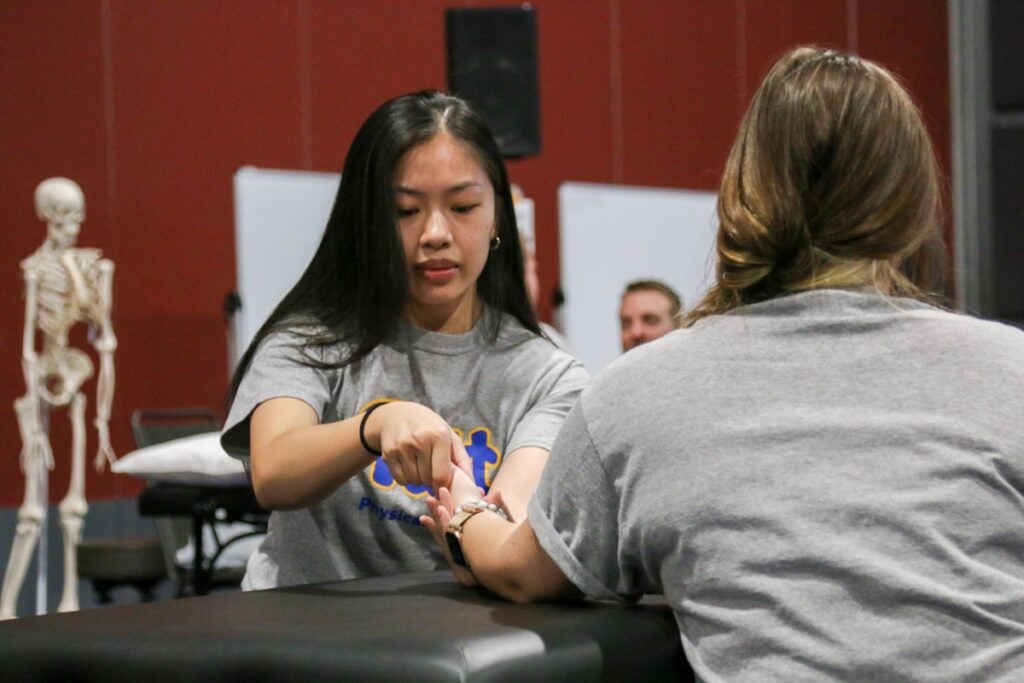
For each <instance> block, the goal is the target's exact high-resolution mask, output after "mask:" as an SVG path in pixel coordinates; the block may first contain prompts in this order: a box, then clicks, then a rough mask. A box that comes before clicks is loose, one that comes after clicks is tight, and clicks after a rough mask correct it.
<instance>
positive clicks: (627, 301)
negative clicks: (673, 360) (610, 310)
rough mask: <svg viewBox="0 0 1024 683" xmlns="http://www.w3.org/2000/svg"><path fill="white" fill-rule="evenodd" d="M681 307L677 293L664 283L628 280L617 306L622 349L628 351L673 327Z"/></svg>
mask: <svg viewBox="0 0 1024 683" xmlns="http://www.w3.org/2000/svg"><path fill="white" fill-rule="evenodd" d="M682 308H683V302H682V301H681V300H680V299H679V295H678V294H676V292H675V290H673V289H672V288H671V287H669V286H668V285H666V284H665V283H664V282H661V281H659V280H634V281H633V282H630V283H629V284H628V285H626V291H624V292H623V293H622V305H621V306H620V308H619V322H620V324H621V328H620V329H621V334H622V350H623V351H629V350H630V349H632V348H634V347H637V346H640V345H641V344H645V343H647V342H649V341H652V340H654V339H657V338H658V337H660V336H662V335H664V334H667V333H669V332H671V331H672V330H674V329H676V326H677V320H678V318H679V313H680V311H681V310H682Z"/></svg>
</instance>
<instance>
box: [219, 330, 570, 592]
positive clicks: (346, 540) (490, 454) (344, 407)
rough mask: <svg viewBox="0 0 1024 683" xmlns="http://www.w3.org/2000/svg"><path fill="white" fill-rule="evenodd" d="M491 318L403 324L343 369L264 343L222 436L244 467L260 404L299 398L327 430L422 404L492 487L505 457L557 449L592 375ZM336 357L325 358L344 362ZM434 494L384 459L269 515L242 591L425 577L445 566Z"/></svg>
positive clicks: (279, 338) (277, 338)
mask: <svg viewBox="0 0 1024 683" xmlns="http://www.w3.org/2000/svg"><path fill="white" fill-rule="evenodd" d="M496 315H498V314H497V313H495V312H494V311H491V310H488V311H487V313H486V314H485V317H484V318H483V319H482V320H481V322H480V323H478V324H477V326H476V327H475V328H474V329H473V330H472V331H471V332H469V333H467V334H463V335H447V334H440V333H434V332H424V331H422V330H417V329H415V328H413V327H411V326H408V325H403V327H402V330H401V333H400V335H399V337H398V338H397V339H395V340H394V341H390V342H386V343H383V344H381V345H379V346H378V347H377V348H376V349H375V350H374V351H373V352H371V353H370V354H369V355H368V356H367V357H365V358H363V359H362V360H360V361H359V362H357V363H353V364H351V365H348V366H346V367H344V368H341V369H338V370H319V369H316V368H310V367H307V366H305V365H302V364H301V363H299V362H297V361H296V351H295V350H294V349H293V348H291V346H290V344H291V343H292V342H294V341H295V338H294V337H293V336H292V335H288V334H275V335H271V336H270V337H268V338H267V339H266V340H265V341H264V343H262V344H261V345H260V348H259V349H258V351H257V353H256V355H255V357H254V359H253V362H252V365H251V367H250V368H249V371H248V372H247V373H246V375H245V378H244V379H243V380H242V384H241V386H240V387H239V390H238V394H237V396H236V397H235V401H234V403H233V405H232V406H231V412H230V414H229V416H228V420H227V423H226V424H225V431H224V434H223V436H222V437H221V442H222V444H223V445H224V448H225V449H226V450H227V451H228V453H231V454H232V455H234V456H236V457H239V458H241V459H245V458H248V455H249V418H250V415H251V414H252V411H253V410H254V409H255V408H256V406H258V405H259V404H260V403H262V402H264V401H266V400H268V399H271V398H275V397H292V398H297V399H300V400H302V401H305V402H306V403H308V404H309V405H310V406H311V407H312V408H313V409H314V410H315V411H316V413H317V415H318V416H319V419H320V422H321V423H327V422H335V421H339V420H342V419H345V418H348V417H351V416H353V415H356V414H357V413H359V412H360V411H361V410H362V409H363V408H364V407H365V406H366V405H367V404H369V403H371V402H374V401H375V400H377V399H381V398H392V399H402V400H408V401H415V402H417V403H421V404H423V405H425V406H428V407H430V408H432V409H433V410H435V411H436V412H437V413H438V414H440V415H441V417H443V418H444V419H445V420H447V421H448V423H449V424H450V425H451V426H452V427H453V428H454V429H455V430H456V431H458V432H459V433H460V434H461V435H462V436H463V440H464V442H465V443H466V450H467V451H468V452H469V455H470V457H471V458H472V459H473V466H474V473H475V475H476V480H477V483H478V484H479V485H481V486H484V487H485V488H486V487H487V486H489V485H490V483H491V481H492V480H493V478H494V475H495V474H496V473H497V471H498V468H499V467H500V466H501V464H502V463H503V461H504V459H505V457H506V456H507V455H508V454H511V453H513V451H515V450H516V449H518V448H521V447H524V446H538V447H541V448H544V449H550V448H551V445H552V443H553V442H554V439H555V435H556V434H557V433H558V429H559V427H560V426H561V424H562V422H563V420H564V418H565V415H566V414H567V413H568V412H569V409H570V408H571V407H572V405H573V403H575V401H576V399H577V397H578V396H579V392H580V390H581V389H582V388H583V386H584V385H585V384H586V382H587V381H588V375H587V373H586V371H585V370H584V369H583V367H582V365H580V363H579V362H578V361H577V360H576V359H574V358H572V357H571V356H569V355H568V354H566V353H564V352H563V351H560V350H559V349H557V348H555V346H554V345H553V344H552V343H551V342H549V341H547V340H546V339H543V338H541V337H538V336H537V335H535V334H533V333H531V332H528V331H527V330H525V329H524V328H523V327H522V326H521V325H520V324H519V323H518V322H517V321H516V320H515V319H513V318H511V317H510V316H503V317H502V324H501V327H500V332H499V334H498V338H497V340H496V341H493V342H492V340H491V337H490V336H489V333H488V332H487V331H486V329H487V328H488V327H489V325H490V324H491V323H493V322H494V316H496ZM340 352H341V350H340V349H332V350H328V351H327V352H326V355H327V356H329V357H337V355H338V354H339V353H340ZM426 496H427V488H426V487H423V486H398V485H396V484H395V481H394V479H393V478H392V477H391V473H390V472H389V471H388V468H387V466H386V465H385V464H384V462H383V461H382V460H378V461H376V462H375V463H374V464H373V465H371V466H370V467H369V468H367V469H366V470H364V471H363V472H362V473H360V474H358V475H357V476H355V477H353V478H352V479H350V480H349V481H348V482H346V483H345V484H343V485H342V486H341V487H340V488H339V489H337V490H336V491H335V492H334V493H333V494H331V495H330V496H329V497H328V498H327V499H326V500H324V501H322V502H320V503H318V504H316V505H313V506H311V507H308V508H304V509H301V510H295V511H289V512H274V513H272V514H271V517H270V525H269V529H268V532H267V536H266V539H265V540H264V541H263V543H262V545H261V546H260V548H259V550H257V551H256V552H255V553H254V554H253V555H252V557H251V558H250V560H249V565H248V569H247V572H246V576H245V580H244V582H243V587H244V588H246V589H256V588H272V587H275V586H288V585H297V584H305V583H313V582H319V581H331V580H335V581H336V580H339V579H348V578H356V577H361V576H374V575H383V574H391V573H396V572H403V571H427V570H433V569H439V568H442V567H445V566H447V565H446V563H445V561H444V559H443V557H442V555H441V553H440V551H439V550H438V549H437V547H436V544H435V543H434V540H433V538H432V537H431V536H430V534H428V533H427V531H426V530H425V529H423V528H421V527H420V524H419V516H420V515H422V514H426V512H427V507H426V502H425V498H426Z"/></svg>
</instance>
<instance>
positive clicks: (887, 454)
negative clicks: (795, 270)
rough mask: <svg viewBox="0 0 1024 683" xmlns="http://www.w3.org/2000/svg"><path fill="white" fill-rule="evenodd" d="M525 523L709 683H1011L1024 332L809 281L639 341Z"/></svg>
mask: <svg viewBox="0 0 1024 683" xmlns="http://www.w3.org/2000/svg"><path fill="white" fill-rule="evenodd" d="M529 518H530V521H531V523H532V525H533V527H534V529H535V531H536V534H537V536H538V538H539V540H540V543H541V545H542V546H543V547H544V548H545V550H546V551H547V552H548V553H549V554H550V555H551V557H552V558H553V559H554V560H555V561H556V562H557V563H558V565H559V566H560V567H561V568H562V570H563V571H564V572H565V574H566V576H568V577H569V579H570V580H572V582H573V583H575V584H576V585H577V586H578V587H579V588H581V589H582V590H583V591H584V592H585V593H586V594H587V595H589V596H591V597H594V598H598V599H616V598H622V597H628V596H632V595H635V594H638V593H641V592H653V593H664V595H665V596H666V599H667V600H668V602H669V604H670V605H671V606H672V608H673V609H674V611H675V613H676V619H677V621H678V624H679V627H680V630H681V633H682V642H683V646H684V648H685V650H686V654H687V656H688V658H689V661H690V662H691V664H692V665H693V667H694V669H695V671H696V672H697V674H698V676H699V677H700V678H702V679H703V680H705V681H750V682H752V683H762V682H764V681H787V682H790V681H823V680H837V681H929V682H932V681H1007V682H1009V681H1021V680H1024V333H1022V332H1021V331H1019V330H1016V329H1013V328H1010V327H1007V326H1004V325H1000V324H996V323H992V322H984V321H980V320H976V319H972V318H970V317H967V316H962V315H955V314H952V313H948V312H944V311H941V310H938V309H936V308H932V307H929V306H926V305H924V304H921V303H918V302H914V301H910V300H906V299H887V298H883V297H881V296H878V295H877V294H869V293H862V292H850V291H835V290H827V291H816V292H809V293H803V294H797V295H792V296H788V297H785V298H781V299H777V300H774V301H769V302H765V303H761V304H757V305H754V306H750V307H747V308H745V309H743V310H741V311H738V312H735V313H734V314H731V315H725V316H717V317H713V318H709V319H706V320H704V321H701V322H699V323H698V324H697V325H695V326H694V327H693V328H691V329H687V330H680V331H677V332H674V333H671V334H669V335H668V336H666V337H664V338H662V339H660V340H658V341H656V342H652V343H651V344H647V345H645V346H642V347H640V348H638V349H636V350H634V351H630V352H629V353H628V354H626V355H625V356H624V357H623V358H621V359H619V361H618V362H616V363H615V364H613V365H612V366H611V367H610V368H609V369H608V370H607V371H605V372H604V373H602V374H601V375H599V376H598V377H597V378H595V380H594V382H593V383H592V384H591V386H590V387H589V388H588V389H587V390H586V391H584V393H583V396H582V398H581V400H580V402H579V403H578V404H577V406H576V407H575V408H574V409H573V411H572V412H571V413H570V416H569V417H568V418H567V419H566V423H565V425H564V427H563V430H562V432H561V434H560V435H559V438H558V440H557V441H556V443H555V446H554V448H553V449H552V453H551V459H550V460H549V462H548V465H547V469H546V470H545V472H544V476H543V478H542V482H541V485H540V488H539V489H538V491H537V493H536V494H535V497H534V498H533V500H532V501H531V504H530V508H529Z"/></svg>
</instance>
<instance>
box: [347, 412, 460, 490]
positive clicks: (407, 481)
mask: <svg viewBox="0 0 1024 683" xmlns="http://www.w3.org/2000/svg"><path fill="white" fill-rule="evenodd" d="M364 434H365V436H366V438H367V440H368V441H369V442H370V445H374V443H375V442H376V443H377V444H379V446H378V448H379V450H380V451H381V452H382V455H381V458H382V459H383V460H384V463H385V464H386V465H387V466H388V470H389V471H390V472H391V476H393V477H394V479H395V481H396V482H397V483H398V484H400V485H402V486H407V485H417V484H426V485H428V486H432V487H433V488H434V491H435V492H436V491H439V490H440V489H441V487H442V486H443V487H449V486H451V483H452V476H453V474H454V472H455V468H458V469H461V470H462V471H463V472H465V473H466V474H467V475H468V476H469V478H470V479H471V480H472V478H473V465H472V460H471V459H470V457H469V454H468V453H467V452H466V447H465V446H464V445H463V443H462V439H460V438H459V435H458V434H456V433H455V432H454V431H453V430H452V428H451V426H450V425H449V424H448V423H447V422H445V420H444V418H442V417H441V416H440V415H438V414H437V413H435V412H434V411H433V410H431V409H430V408H427V407H426V406H423V405H420V404H419V403H413V402H411V401H393V402H391V403H388V404H386V405H383V406H380V407H379V408H377V409H376V410H374V411H373V413H372V414H371V415H370V417H369V419H367V421H366V426H365V429H364Z"/></svg>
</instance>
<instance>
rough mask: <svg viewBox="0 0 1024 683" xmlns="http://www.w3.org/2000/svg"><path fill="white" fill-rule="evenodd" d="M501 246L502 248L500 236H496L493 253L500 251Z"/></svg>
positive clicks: (492, 246)
mask: <svg viewBox="0 0 1024 683" xmlns="http://www.w3.org/2000/svg"><path fill="white" fill-rule="evenodd" d="M500 246H501V237H499V236H498V235H495V236H494V239H492V240H491V251H498V247H500Z"/></svg>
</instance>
